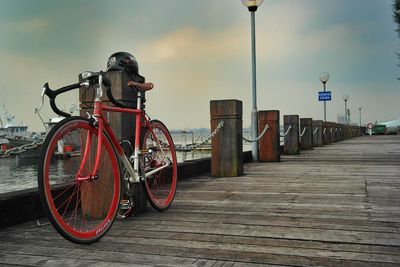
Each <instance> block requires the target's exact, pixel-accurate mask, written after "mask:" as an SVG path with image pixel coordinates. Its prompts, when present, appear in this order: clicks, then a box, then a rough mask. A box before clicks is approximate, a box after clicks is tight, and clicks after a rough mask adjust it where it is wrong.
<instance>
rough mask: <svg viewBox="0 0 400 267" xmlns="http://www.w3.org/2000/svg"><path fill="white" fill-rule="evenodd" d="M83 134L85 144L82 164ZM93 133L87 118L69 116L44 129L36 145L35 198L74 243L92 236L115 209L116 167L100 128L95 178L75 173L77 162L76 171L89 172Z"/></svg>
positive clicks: (91, 239) (104, 227)
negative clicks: (43, 136) (38, 146)
mask: <svg viewBox="0 0 400 267" xmlns="http://www.w3.org/2000/svg"><path fill="white" fill-rule="evenodd" d="M88 134H90V136H91V146H90V148H89V150H90V152H89V153H88V154H87V155H88V156H87V160H86V161H85V162H84V164H83V161H82V159H83V158H84V156H83V155H84V154H85V151H84V149H85V143H86V142H87V141H88V139H87V136H88ZM99 134H100V133H99V131H98V128H97V127H95V126H94V125H93V121H92V120H89V119H86V118H83V117H69V118H66V119H64V120H62V121H61V122H59V123H58V124H56V125H55V126H54V127H53V128H52V129H51V130H50V132H49V133H48V134H47V136H46V139H45V141H44V144H43V147H42V152H41V157H40V161H39V169H38V188H39V194H40V199H41V203H42V206H43V208H44V210H45V212H46V214H47V216H48V218H49V220H50V222H51V224H52V225H53V227H54V228H55V229H56V231H57V232H58V233H59V234H60V235H61V236H63V237H64V238H65V239H67V240H69V241H72V242H74V243H79V244H89V243H93V242H96V241H98V240H99V239H100V238H101V237H103V236H104V235H105V234H106V233H107V231H108V230H109V229H110V227H111V225H112V224H113V222H114V220H115V217H116V214H117V211H118V206H119V201H120V195H121V182H120V176H119V175H120V168H119V162H118V159H117V156H116V153H115V151H114V148H113V147H112V145H111V143H110V140H109V138H108V136H107V134H106V133H105V132H103V133H102V134H103V143H102V144H103V145H102V149H101V162H100V165H99V166H100V167H99V171H98V173H97V176H96V177H97V178H96V179H90V180H83V181H82V180H81V181H78V180H77V179H76V177H77V172H78V170H79V169H80V167H82V173H81V176H84V175H88V174H90V173H91V172H92V168H93V165H94V161H95V159H94V158H95V155H96V151H97V149H96V148H97V139H98V136H99Z"/></svg>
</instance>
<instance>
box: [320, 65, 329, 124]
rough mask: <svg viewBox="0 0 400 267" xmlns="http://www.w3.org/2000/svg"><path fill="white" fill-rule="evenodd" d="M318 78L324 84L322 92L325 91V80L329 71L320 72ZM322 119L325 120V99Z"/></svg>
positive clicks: (327, 78)
mask: <svg viewBox="0 0 400 267" xmlns="http://www.w3.org/2000/svg"><path fill="white" fill-rule="evenodd" d="M319 80H320V81H321V82H322V84H323V85H324V92H325V91H326V82H327V81H328V80H329V73H327V72H321V74H320V75H319ZM324 121H326V101H324Z"/></svg>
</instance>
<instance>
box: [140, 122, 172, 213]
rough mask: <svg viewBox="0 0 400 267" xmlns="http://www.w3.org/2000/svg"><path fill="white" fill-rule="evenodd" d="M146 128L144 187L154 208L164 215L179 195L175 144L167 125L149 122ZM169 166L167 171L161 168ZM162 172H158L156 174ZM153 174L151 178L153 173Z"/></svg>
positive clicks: (166, 168)
mask: <svg viewBox="0 0 400 267" xmlns="http://www.w3.org/2000/svg"><path fill="white" fill-rule="evenodd" d="M150 125H151V127H150V128H146V131H145V134H144V139H143V144H142V149H143V151H144V153H143V157H142V162H141V165H142V175H144V176H145V177H144V179H143V180H142V185H143V187H144V188H145V192H146V195H147V199H148V201H149V202H150V204H151V206H152V207H153V208H154V209H156V210H158V211H164V210H166V209H168V208H169V206H170V205H171V203H172V201H173V199H174V196H175V191H176V181H177V166H176V153H175V147H174V142H173V141H172V138H171V135H170V133H169V131H168V129H167V127H165V125H164V124H163V123H162V122H160V121H157V120H152V121H150ZM164 166H167V167H165V168H162V167H164ZM157 169H159V171H156V170H157ZM152 171H154V173H153V174H152V173H151V172H152Z"/></svg>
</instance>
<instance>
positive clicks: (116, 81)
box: [79, 71, 147, 214]
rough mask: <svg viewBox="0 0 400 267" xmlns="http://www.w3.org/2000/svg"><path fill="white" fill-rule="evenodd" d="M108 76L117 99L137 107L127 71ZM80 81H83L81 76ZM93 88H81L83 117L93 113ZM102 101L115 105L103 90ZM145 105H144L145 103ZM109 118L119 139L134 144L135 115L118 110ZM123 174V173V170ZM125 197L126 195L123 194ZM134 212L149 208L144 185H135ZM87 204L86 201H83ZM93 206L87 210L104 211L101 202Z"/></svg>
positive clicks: (103, 167) (109, 186)
mask: <svg viewBox="0 0 400 267" xmlns="http://www.w3.org/2000/svg"><path fill="white" fill-rule="evenodd" d="M105 75H106V77H107V78H108V79H110V81H111V84H112V92H113V96H114V98H115V99H116V100H128V101H124V103H126V104H128V105H130V106H132V107H135V108H136V100H137V95H136V94H135V93H134V91H132V90H131V89H130V88H128V87H127V83H128V81H129V80H130V78H129V77H128V75H127V74H126V73H125V72H122V71H110V72H107V73H106V74H105ZM79 78H80V81H82V79H81V77H79ZM92 92H93V91H92V90H88V89H86V88H80V89H79V96H80V108H81V110H80V115H81V116H83V117H87V115H86V112H89V113H91V112H92V110H93V94H92ZM102 102H103V104H104V105H107V106H113V104H112V103H111V102H110V101H109V100H108V98H107V96H106V94H105V92H103V96H102ZM143 106H144V105H143ZM106 115H107V116H108V118H109V122H110V126H111V128H112V130H113V132H114V133H115V135H116V137H117V139H118V140H128V141H129V142H131V143H132V144H134V139H135V117H134V115H131V114H122V113H116V112H110V113H109V114H106ZM124 149H125V152H126V153H130V149H129V148H127V147H124ZM92 151H93V153H96V149H93V150H92ZM100 168H101V169H100V171H106V170H107V169H109V167H108V166H107V165H105V166H100ZM121 175H122V170H121ZM102 186H103V189H101V190H102V192H105V193H104V194H107V193H106V192H107V191H110V190H107V189H105V188H110V189H111V185H109V184H107V182H105V183H104V184H103V185H102ZM123 198H124V196H123ZM133 201H134V205H135V209H134V214H138V213H141V212H143V211H145V210H146V209H147V200H146V195H145V193H144V191H143V190H142V187H141V186H140V185H137V186H135V192H134V200H133ZM83 204H85V203H83ZM93 205H94V206H93V207H85V209H86V210H91V213H93V214H94V213H96V214H101V213H102V212H103V211H102V210H100V209H102V208H104V209H105V208H106V207H103V206H102V205H101V203H100V204H99V203H93Z"/></svg>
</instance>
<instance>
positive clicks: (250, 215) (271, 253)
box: [0, 136, 400, 266]
mask: <svg viewBox="0 0 400 267" xmlns="http://www.w3.org/2000/svg"><path fill="white" fill-rule="evenodd" d="M244 173H245V175H244V176H242V177H236V178H232V177H229V178H211V177H210V176H198V177H195V178H192V179H188V180H184V181H181V182H180V184H179V185H178V192H177V195H176V199H175V201H174V203H173V205H172V208H171V209H170V210H168V211H166V212H164V213H157V212H155V211H152V210H150V211H149V212H147V213H144V214H141V215H139V216H137V217H134V218H130V219H128V220H124V221H117V222H116V223H115V224H114V225H113V227H112V229H111V230H110V232H109V233H108V234H107V235H106V237H105V238H103V239H102V240H101V241H99V242H97V243H95V244H93V245H89V246H87V245H86V246H80V245H75V244H72V243H69V242H68V241H65V240H64V239H63V238H62V237H60V236H59V235H58V234H57V233H55V231H54V230H53V228H52V227H51V226H49V225H45V226H42V227H37V226H36V222H30V223H26V224H23V225H18V226H15V227H11V228H7V229H3V230H1V231H0V265H1V266H7V265H13V266H14V265H19V266H42V265H46V266H94V265H96V266H154V265H162V266H175V265H181V266H270V265H273V266H316V265H317V266H400V136H366V137H360V138H355V139H349V140H346V141H343V142H338V143H334V144H331V145H329V146H325V147H317V148H314V150H310V151H303V152H302V153H301V154H300V155H293V156H282V162H280V163H251V164H246V165H245V168H244ZM41 222H42V223H43V222H45V220H44V219H43V220H41Z"/></svg>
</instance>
